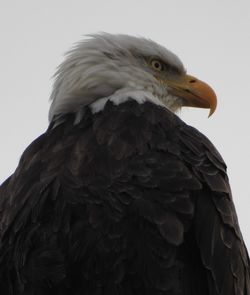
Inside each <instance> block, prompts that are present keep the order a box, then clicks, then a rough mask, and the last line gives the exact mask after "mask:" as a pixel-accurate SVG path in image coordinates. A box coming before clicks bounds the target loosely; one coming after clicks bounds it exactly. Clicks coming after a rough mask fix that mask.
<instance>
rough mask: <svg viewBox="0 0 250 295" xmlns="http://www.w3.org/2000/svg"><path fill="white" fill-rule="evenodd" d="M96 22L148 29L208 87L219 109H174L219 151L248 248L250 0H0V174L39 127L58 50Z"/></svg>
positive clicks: (97, 26)
mask: <svg viewBox="0 0 250 295" xmlns="http://www.w3.org/2000/svg"><path fill="white" fill-rule="evenodd" d="M100 31H106V32H110V33H127V34H132V35H141V36H145V37H149V38H151V39H153V40H155V41H157V42H159V43H161V44H162V45H164V46H166V47H167V48H168V49H170V50H172V51H173V52H175V53H176V54H177V55H178V56H179V57H180V58H181V59H182V61H183V62H184V64H185V66H186V68H187V70H188V72H189V73H190V74H192V75H195V76H197V77H198V78H200V79H202V80H204V81H206V82H207V83H209V84H210V85H211V86H212V87H213V88H214V90H215V91H216V93H217V96H218V109H217V111H216V113H215V114H214V115H213V116H212V117H211V118H210V119H207V114H208V112H207V111H206V110H200V109H187V110H183V111H182V113H181V114H180V116H181V118H182V119H183V120H184V121H185V122H187V123H188V124H190V125H192V126H194V127H196V128H198V129H199V130H200V131H201V132H203V133H204V134H206V135H207V137H208V138H210V140H211V141H212V142H213V143H214V144H215V146H216V147H217V148H218V150H219V151H220V153H221V154H222V156H223V158H224V159H225V161H226V163H227V165H228V174H229V177H230V182H231V187H232V191H233V196H234V201H235V204H236V208H237V212H238V217H239V222H240V225H241V229H242V232H243V235H244V237H245V241H246V244H247V246H248V248H249V249H250V218H249V215H250V213H249V209H250V185H249V183H250V179H249V177H250V173H249V167H250V155H249V154H250V133H249V127H250V117H249V109H250V108H249V107H250V82H249V77H250V75H249V70H250V1H249V0H237V1H236V0H206V1H202V0H189V1H186V0H183V1H180V0H172V1H168V0H163V1H159V0H158V1H157V0H151V1H146V0H141V1H139V0H138V1H132V0H123V1H120V0H113V1H109V0H105V1H101V0H99V1H98V0H91V1H89V0H81V1H74V0H72V1H69V0H68V1H64V0H43V1H34V0H22V1H13V0H0V33H1V34H0V36H1V37H0V38H1V39H0V40H1V46H0V65H1V66H0V79H1V95H0V134H1V141H0V143H1V144H0V151H1V152H0V165H1V166H0V167H1V168H0V182H2V181H3V180H4V179H5V178H6V177H7V176H8V175H10V174H11V173H12V172H13V171H14V169H15V167H16V166H17V163H18V160H19V158H20V155H21V154H22V152H23V150H24V149H25V147H27V145H28V144H29V143H30V142H31V141H32V140H34V139H35V138H36V137H37V136H38V135H40V134H41V133H42V132H44V131H45V129H46V128H47V123H48V121H47V113H48V109H49V101H48V99H49V95H50V92H51V85H52V79H51V77H52V75H53V73H54V71H55V68H56V66H57V65H58V64H59V63H60V62H61V61H62V57H63V53H64V52H65V51H66V50H68V49H69V47H70V46H71V45H72V44H73V43H74V42H76V41H78V40H79V39H81V38H83V36H84V35H86V34H89V33H95V32H100Z"/></svg>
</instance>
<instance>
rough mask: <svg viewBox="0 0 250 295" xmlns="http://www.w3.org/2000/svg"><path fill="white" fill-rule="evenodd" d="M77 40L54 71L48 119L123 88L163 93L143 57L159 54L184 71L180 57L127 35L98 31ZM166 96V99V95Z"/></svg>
mask: <svg viewBox="0 0 250 295" xmlns="http://www.w3.org/2000/svg"><path fill="white" fill-rule="evenodd" d="M90 37H91V38H90V39H87V40H83V41H81V42H79V43H78V44H77V45H76V46H75V47H74V48H73V49H72V50H70V51H69V52H68V53H67V54H66V58H65V60H64V61H63V63H62V64H61V65H60V66H59V67H58V70H57V72H56V74H55V82H54V87H53V91H52V94H51V100H52V104H51V108H50V112H49V120H50V121H51V120H52V118H53V117H54V116H56V115H60V114H65V113H70V112H77V111H78V110H79V108H81V107H82V106H85V105H89V104H91V103H93V102H94V101H96V100H98V99H101V98H105V97H109V96H111V95H112V96H113V97H114V94H115V92H117V91H118V92H120V90H122V89H127V90H128V92H130V93H131V91H135V92H136V91H139V92H141V91H145V92H148V93H150V95H151V96H152V95H153V96H156V97H160V96H162V97H163V96H166V89H163V88H162V87H161V85H160V84H159V83H157V80H156V78H155V77H154V75H152V72H151V71H150V69H149V68H148V66H147V64H146V61H145V57H152V56H153V57H154V56H155V57H159V58H161V59H162V60H165V61H167V62H168V63H169V64H171V65H172V66H173V67H175V68H178V69H179V71H180V72H184V68H183V65H182V63H181V61H180V60H179V58H178V57H177V56H176V55H174V54H173V53H172V52H170V51H169V50H167V49H165V48H164V47H162V46H161V45H159V44H157V43H155V42H153V41H151V40H148V39H145V38H137V37H132V36H128V35H112V34H107V33H103V34H97V35H92V36H90ZM165 99H166V98H165Z"/></svg>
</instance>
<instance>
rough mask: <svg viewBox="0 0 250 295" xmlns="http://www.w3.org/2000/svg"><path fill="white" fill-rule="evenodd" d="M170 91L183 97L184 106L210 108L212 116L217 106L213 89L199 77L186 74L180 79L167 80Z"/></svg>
mask: <svg viewBox="0 0 250 295" xmlns="http://www.w3.org/2000/svg"><path fill="white" fill-rule="evenodd" d="M166 83H167V85H168V87H169V92H170V93H171V94H173V95H175V96H177V97H180V98H182V99H183V106H188V107H196V108H205V109H210V112H209V116H208V117H210V116H211V115H212V114H213V113H214V111H215V109H216V106H217V98H216V94H215V92H214V91H213V89H212V88H211V87H210V86H209V85H208V84H206V83H205V82H203V81H201V80H198V79H197V78H195V77H193V76H190V75H185V76H183V77H182V78H181V79H180V80H175V81H173V80H168V81H166Z"/></svg>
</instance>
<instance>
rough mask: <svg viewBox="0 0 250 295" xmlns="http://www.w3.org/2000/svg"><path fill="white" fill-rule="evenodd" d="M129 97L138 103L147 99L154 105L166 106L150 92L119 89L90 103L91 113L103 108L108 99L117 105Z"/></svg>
mask: <svg viewBox="0 0 250 295" xmlns="http://www.w3.org/2000/svg"><path fill="white" fill-rule="evenodd" d="M129 99H133V100H135V101H137V103H139V104H143V103H144V102H146V101H149V102H152V103H154V104H156V105H159V106H162V107H164V108H166V106H165V105H164V104H163V103H162V102H161V101H160V100H159V99H158V98H157V97H155V96H154V95H153V94H152V93H150V92H147V91H143V90H130V91H127V90H125V89H121V90H118V91H116V92H115V93H114V94H112V95H110V96H108V97H104V98H101V99H98V100H97V101H95V102H93V103H92V104H90V109H91V111H92V113H93V114H95V113H99V112H101V111H102V110H103V109H104V107H105V105H106V103H107V102H108V101H111V102H113V104H114V105H119V104H122V103H124V102H126V101H128V100H129Z"/></svg>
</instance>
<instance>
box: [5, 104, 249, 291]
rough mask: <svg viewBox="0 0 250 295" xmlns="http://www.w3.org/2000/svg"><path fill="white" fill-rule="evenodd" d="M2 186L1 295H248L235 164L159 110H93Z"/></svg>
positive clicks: (59, 131)
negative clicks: (231, 167)
mask: <svg viewBox="0 0 250 295" xmlns="http://www.w3.org/2000/svg"><path fill="white" fill-rule="evenodd" d="M84 110H85V112H84V116H83V117H82V118H81V120H80V121H79V123H78V124H75V115H74V114H65V115H64V116H63V117H62V119H61V123H60V124H57V125H56V126H53V124H54V123H53V122H52V123H51V125H50V127H49V129H48V130H47V131H46V132H45V133H44V134H43V135H41V136H40V137H39V138H38V139H36V140H35V141H34V142H33V143H32V144H31V145H30V146H29V147H28V148H27V149H26V151H25V152H24V154H23V156H22V158H21V161H20V164H19V166H18V168H17V170H16V171H15V173H14V174H13V175H12V176H11V177H10V178H9V179H8V180H7V181H6V182H5V183H4V184H3V185H2V186H1V189H0V226H1V244H0V294H4V295H10V294H13V295H14V294H15V295H26V294H28V295H45V294H46V295H50V294H51V295H52V294H53V295H54V294H58V295H59V294H60V295H66V294H70V295H80V294H86V295H93V294H103V295H113V294H117V295H118V294H119V295H132V294H133V295H138V294H145V295H146V294H147V295H156V294H159V295H160V294H161V295H163V294H171V295H174V294H180V295H182V294H185V295H201V294H202V295H208V294H210V295H236V294H237V295H247V294H250V285H249V258H248V254H247V251H246V248H245V246H244V242H243V240H242V236H241V233H240V230H239V226H238V222H237V216H236V213H235V208H234V205H233V201H232V196H231V192H230V187H229V184H228V178H227V174H226V165H225V164H224V162H223V160H222V158H221V156H220V155H219V153H218V152H217V150H216V149H215V147H214V146H213V145H212V144H211V143H210V141H209V140H208V139H207V138H206V137H205V136H204V135H202V134H201V133H199V132H198V131H197V130H196V129H194V128H192V127H190V126H188V125H186V124H185V123H184V122H182V121H181V120H180V119H179V118H178V117H177V116H176V115H174V114H173V113H171V112H170V111H168V110H167V109H164V108H162V107H160V106H157V105H155V104H152V103H150V102H145V103H144V104H138V103H137V102H136V101H132V100H131V101H127V102H125V103H123V104H120V105H118V106H115V105H113V103H112V102H108V103H107V104H106V106H105V108H104V110H103V111H102V112H99V113H96V114H93V113H92V112H91V111H90V109H89V107H84Z"/></svg>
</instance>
